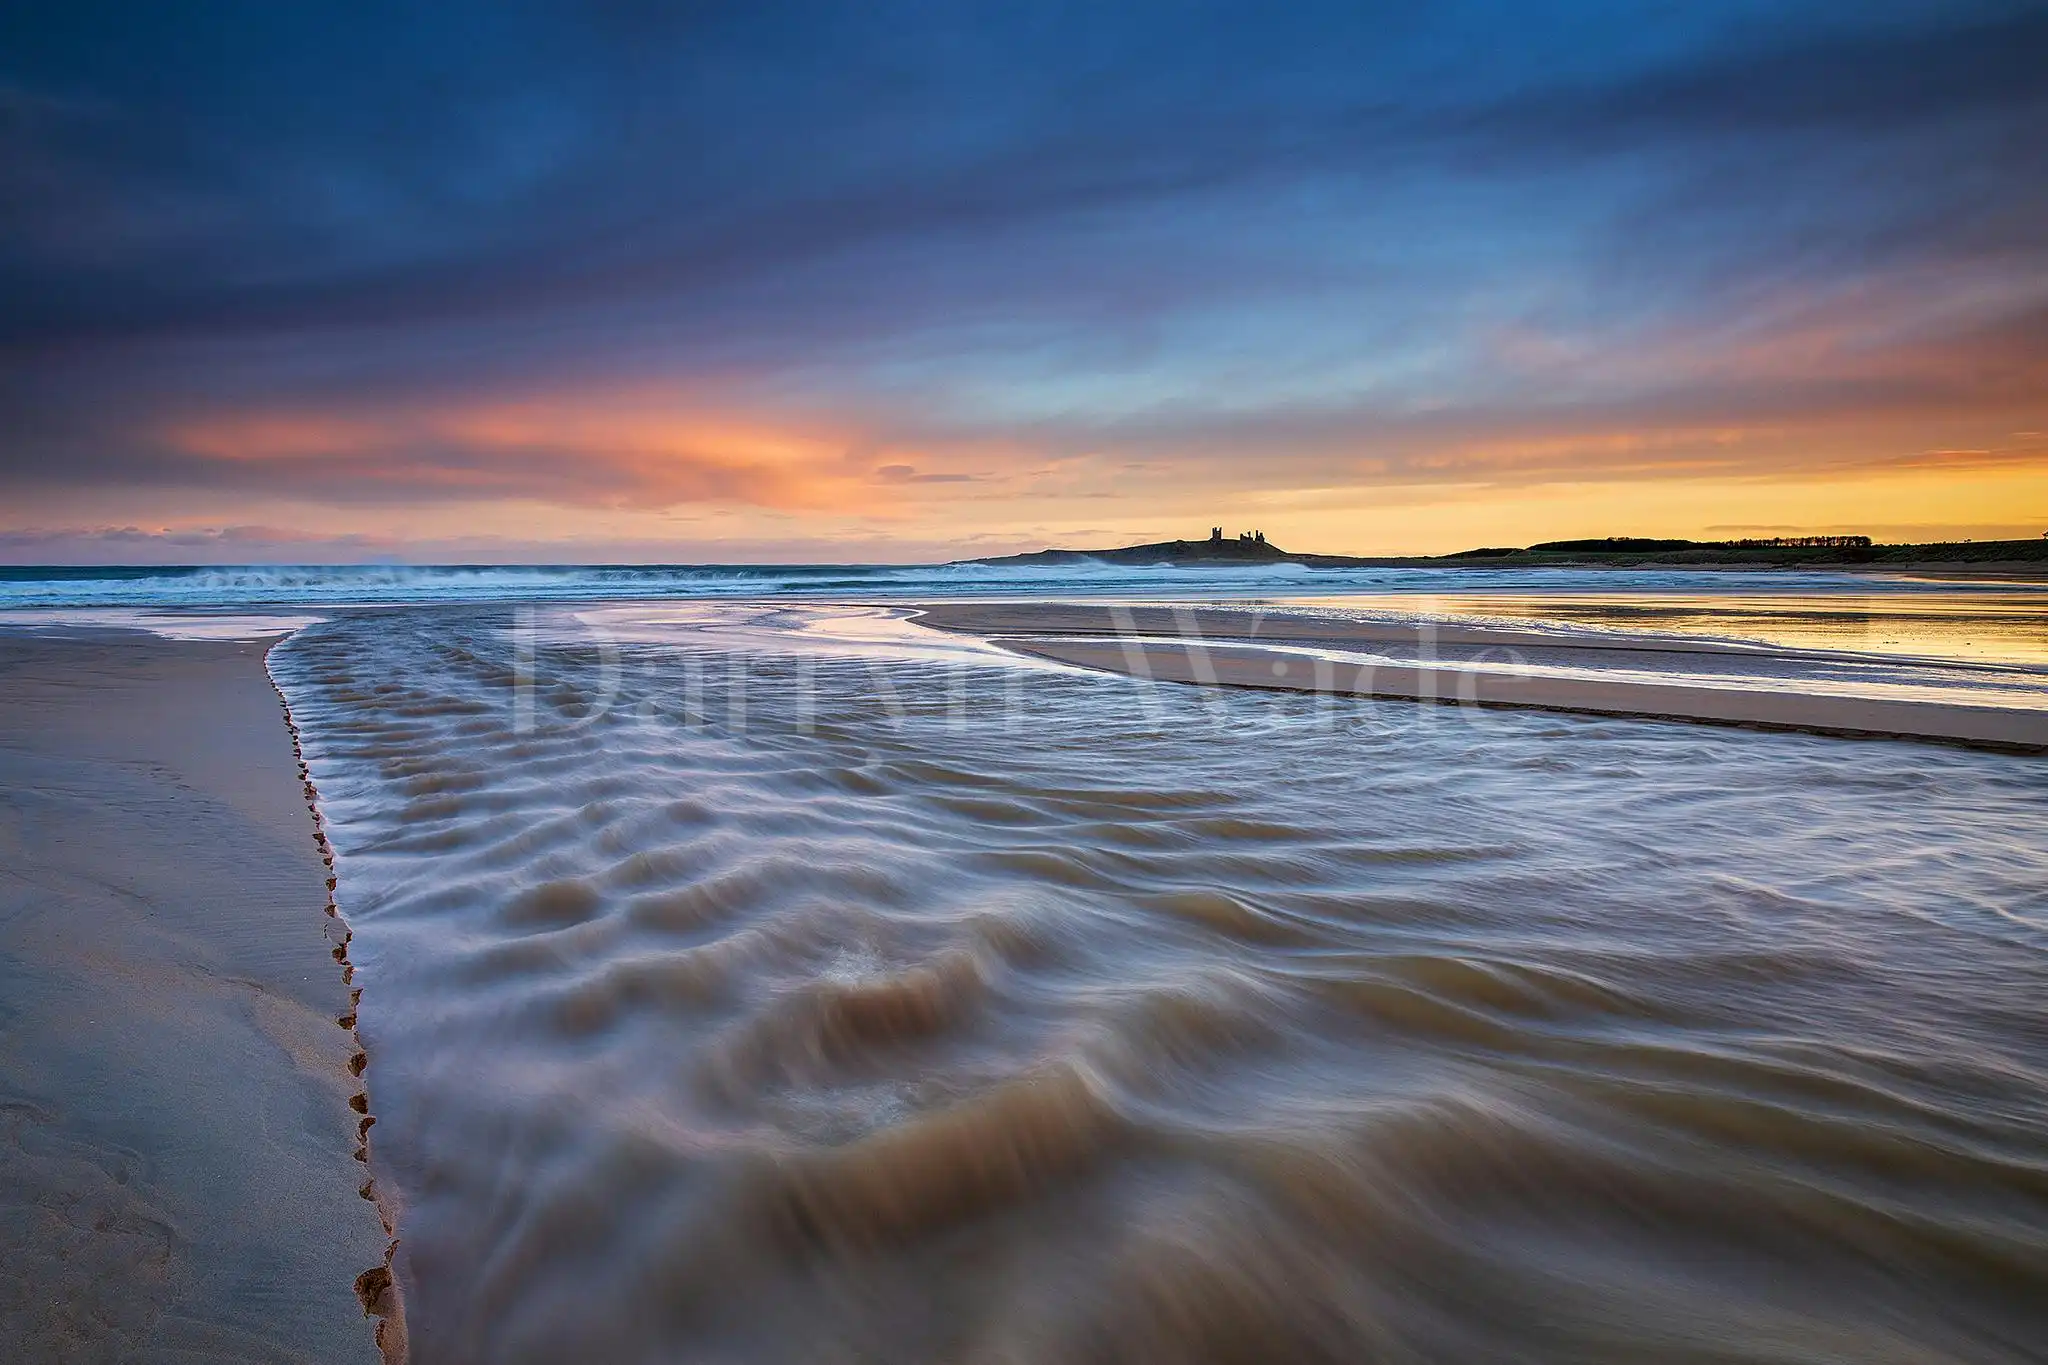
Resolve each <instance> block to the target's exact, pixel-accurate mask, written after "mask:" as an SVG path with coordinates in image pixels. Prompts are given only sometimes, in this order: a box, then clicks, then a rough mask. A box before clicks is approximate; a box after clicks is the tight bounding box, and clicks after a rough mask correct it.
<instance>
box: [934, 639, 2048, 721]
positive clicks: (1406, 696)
mask: <svg viewBox="0 0 2048 1365" xmlns="http://www.w3.org/2000/svg"><path fill="white" fill-rule="evenodd" d="M917 610H918V614H917V615H916V616H914V617H913V618H912V619H913V620H914V621H916V622H917V623H918V624H921V625H924V626H927V627H929V628H931V629H934V630H941V631H948V632H952V633H957V634H965V635H973V636H976V637H977V638H980V639H982V640H985V641H987V642H988V643H990V644H994V645H997V646H999V647H1001V648H1003V649H1007V650H1010V651H1011V652H1013V653H1017V654H1024V655H1029V656H1031V657H1034V658H1040V659H1047V660H1051V661H1052V662H1055V663H1064V664H1069V665H1072V666H1074V667H1078V668H1087V669H1091V670H1094V671H1097V672H1104V673H1114V674H1119V675H1123V676H1127V677H1134V678H1141V679H1145V680H1149V681H1155V682H1170V683H1176V684H1182V685H1189V686H1206V687H1229V688H1236V689H1246V690H1254V691H1277V692H1296V693H1307V694H1311V695H1318V696H1347V697H1374V698H1382V699H1388V700H1402V701H1413V702H1425V703H1431V704H1436V705H1448V706H1476V707H1485V708H1498V709H1506V710H1525V711H1528V710H1533V711H1553V712H1560V713H1571V714H1581V715H1595V716H1613V717H1626V718H1630V719H1639V720H1665V721H1686V722H1693V723H1703V724H1714V725H1732V726H1739V727H1746V728H1750V729H1758V730H1779V731H1798V732H1804V733H1811V734H1826V735H1838V736H1845V737H1853V738H1885V739H1903V740H1912V741H1919V742H1933V743H1948V744H1961V745H1966V746H1969V747H1973V748H1983V749H1991V750H1998V751H2004V752H2013V753H2025V754H2034V753H2048V712H2044V711H2042V710H2039V709H2028V708H2023V707H2011V706H1988V705H1974V706H1973V705H1969V704H1966V703H1953V702H1943V701H1933V700H1925V699H1919V698H1910V697H1878V696H1854V695H1839V694H1827V693H1814V692H1798V691H1792V690H1777V691H1773V690H1768V689H1765V688H1757V687H1736V686H1725V685H1724V686H1715V685H1709V684H1704V683H1700V682H1698V681H1694V680H1689V679H1678V678H1674V679H1673V680H1671V681H1668V682H1644V681H1635V680H1626V679H1621V678H1601V677H1597V676H1581V677H1558V676H1555V675H1548V674H1541V673H1521V672H1481V671H1477V670H1475V669H1471V668H1461V667H1458V666H1457V664H1458V661H1456V660H1444V661H1441V662H1432V661H1427V660H1419V661H1418V662H1415V663H1404V662H1400V661H1391V662H1384V663H1373V664H1360V663H1356V662H1351V661H1347V660H1335V659H1329V658H1318V657H1316V656H1315V655H1314V654H1313V653H1308V652H1304V651H1306V650H1313V649H1316V648H1323V649H1332V648H1344V647H1347V646H1372V645H1387V644H1416V643H1418V642H1424V641H1426V643H1427V645H1428V647H1429V648H1430V649H1431V650H1434V649H1435V648H1436V647H1454V648H1465V649H1476V650H1481V651H1488V650H1495V649H1502V648H1522V647H1530V648H1541V649H1544V650H1547V651H1555V652H1562V653H1567V654H1569V653H1571V652H1574V651H1583V652H1585V653H1588V654H1606V655H1612V654H1617V653H1624V652H1627V651H1629V650H1631V649H1635V650H1641V651H1643V652H1646V653H1647V652H1656V653H1693V654H1702V655H1724V656H1727V655H1734V656H1749V655H1753V654H1755V653H1757V652H1756V651H1751V650H1748V649H1746V648H1742V647H1739V646H1736V645H1733V644H1731V643H1729V642H1722V641H1715V640H1711V639H1704V638H1703V639H1700V640H1693V641H1687V640H1678V641H1672V640H1668V639H1664V638H1662V637H1659V638H1657V639H1656V640H1655V641H1654V642H1652V641H1647V640H1645V641H1636V642H1631V641H1630V640H1629V639H1628V638H1627V637H1615V638H1613V639H1606V638H1592V637H1588V638H1586V639H1584V640H1570V639H1566V638H1561V637H1559V636H1556V635H1552V634H1545V633H1538V632H1535V631H1523V630H1516V629H1512V628H1502V627H1490V626H1464V625H1455V624H1454V625H1449V626H1435V627H1434V628H1433V629H1431V630H1429V631H1427V632H1426V633H1425V632H1424V631H1423V630H1422V629H1421V628H1420V627H1411V626H1407V625H1397V624H1392V623H1382V622H1371V621H1339V620H1330V619H1327V618H1315V617H1290V616H1288V615H1286V614H1285V613H1281V612H1260V613H1247V612H1242V611H1230V610H1222V609H1213V608H1193V609H1184V610H1175V609H1164V608H1145V607H1137V608H1113V607H1106V606H1092V605H1087V604H1079V603H1060V602H1026V603H965V602H937V603H922V604H920V605H919V607H918V609H917ZM1247 627H1249V628H1248V629H1247ZM1161 637H1167V638H1161ZM1252 637H1258V638H1256V639H1254V638H1252ZM1768 653H1771V654H1775V655H1776V656H1777V657H1780V658H1801V657H1806V658H1814V659H1824V658H1826V657H1828V656H1827V654H1826V653H1825V652H1823V651H1803V650H1791V649H1785V650H1775V651H1768ZM1960 667H1963V668H1971V667H1975V666H1974V665H1970V664H1967V663H1965V664H1962V665H1960Z"/></svg>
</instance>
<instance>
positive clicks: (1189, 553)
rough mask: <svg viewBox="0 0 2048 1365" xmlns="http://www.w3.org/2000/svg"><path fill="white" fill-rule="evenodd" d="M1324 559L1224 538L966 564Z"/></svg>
mask: <svg viewBox="0 0 2048 1365" xmlns="http://www.w3.org/2000/svg"><path fill="white" fill-rule="evenodd" d="M1314 558H1327V556H1312V555H1311V556H1305V555H1291V554H1289V553H1287V551H1285V550H1283V549H1281V548H1280V547H1279V546H1277V545H1274V544H1272V543H1270V542H1268V541H1264V540H1244V539H1241V538H1239V537H1237V536H1226V537H1224V538H1223V539H1221V540H1218V539H1215V538H1214V537H1211V538H1210V539H1208V540H1157V541H1154V542H1152V543H1151V544H1150V545H1125V546H1123V547H1122V548H1120V549H1115V550H1034V551H1032V552H1031V553H1030V554H1023V555H1002V556H999V557H997V558H995V559H975V560H969V561H968V562H969V563H972V564H1077V563H1080V562H1081V561H1083V560H1094V561H1096V562H1097V563H1102V564H1278V563H1283V562H1289V563H1300V562H1303V561H1304V560H1306V559H1314Z"/></svg>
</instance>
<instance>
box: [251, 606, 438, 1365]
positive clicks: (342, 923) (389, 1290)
mask: <svg viewBox="0 0 2048 1365" xmlns="http://www.w3.org/2000/svg"><path fill="white" fill-rule="evenodd" d="M288 638H290V637H288V636H286V637H280V638H278V639H275V640H272V641H271V642H270V643H269V644H268V645H266V646H264V649H263V676H264V678H265V679H266V680H267V681H268V682H269V683H270V688H271V691H273V692H275V693H276V694H277V704H278V707H279V709H280V710H281V711H283V713H284V727H285V731H286V733H288V734H289V735H290V736H291V742H292V761H293V762H294V763H295V764H297V765H298V770H299V781H300V783H301V784H302V785H303V787H304V791H305V797H306V814H307V816H308V817H310V819H311V821H312V825H313V845H314V847H316V848H317V849H319V850H320V861H321V863H322V865H324V866H325V868H326V870H327V904H326V907H325V908H326V912H327V917H328V918H329V919H331V920H333V921H334V922H335V923H336V925H338V926H339V927H340V929H341V938H340V941H339V942H336V943H335V945H334V948H333V950H332V955H333V957H334V960H335V961H336V962H338V963H340V964H341V984H342V985H343V987H345V988H347V990H348V1013H346V1014H343V1015H340V1016H338V1017H337V1018H336V1019H335V1023H336V1024H338V1025H340V1026H341V1027H342V1028H343V1029H345V1030H347V1032H348V1037H349V1045H350V1047H352V1048H353V1049H354V1052H353V1054H352V1055H351V1056H350V1057H349V1060H348V1073H349V1075H351V1076H354V1077H355V1078H356V1080H357V1084H358V1085H360V1086H361V1089H360V1090H358V1091H357V1093H356V1094H354V1095H352V1096H350V1097H349V1108H350V1109H352V1110H353V1111H354V1112H356V1113H357V1114H359V1115H361V1116H362V1117H361V1118H360V1119H359V1120H358V1121H357V1123H356V1150H355V1153H354V1156H355V1159H356V1160H357V1161H359V1162H361V1163H362V1164H363V1169H364V1170H365V1171H366V1172H367V1171H370V1170H371V1169H372V1163H371V1160H370V1129H371V1128H373V1127H375V1126H376V1123H377V1116H376V1115H375V1114H373V1113H371V1112H370V1098H369V1092H370V1083H369V1081H368V1080H367V1079H365V1078H364V1073H365V1072H366V1071H367V1070H368V1067H369V1061H370V1054H369V1051H368V1049H367V1048H365V1047H364V1045H363V1040H362V1035H361V1034H360V1033H358V1032H357V1030H356V1010H357V1007H358V1006H359V1005H360V1004H361V1003H362V998H363V992H362V990H361V989H360V988H359V987H357V986H356V985H355V978H356V969H355V964H354V963H352V962H351V961H349V953H348V949H349V944H350V943H351V942H353V941H354V939H355V933H354V931H353V930H351V929H350V928H349V925H348V920H347V919H346V918H345V917H344V916H343V915H342V913H341V906H340V904H339V902H338V901H337V899H336V893H337V892H338V891H339V890H340V880H339V878H337V877H336V875H335V871H334V846H333V844H331V843H330V842H329V841H328V838H327V822H326V820H325V819H324V818H322V816H321V814H320V790H319V788H318V787H317V786H316V785H315V784H314V782H313V771H312V769H311V768H310V767H309V766H308V765H307V763H306V752H305V747H304V745H303V744H302V743H301V741H300V738H299V724H298V721H297V720H295V719H294V718H293V716H292V704H291V699H290V698H289V697H287V696H285V693H284V688H283V687H282V686H281V685H280V684H279V683H278V681H277V675H276V674H274V673H272V672H271V671H270V653H271V651H272V650H274V649H276V648H277V647H278V645H280V644H282V643H284V640H285V639H288ZM357 1193H358V1194H359V1195H360V1196H361V1197H362V1198H364V1199H366V1200H368V1201H369V1202H370V1203H371V1204H372V1205H374V1206H375V1207H376V1210H377V1219H378V1221H379V1222H380V1223H381V1224H382V1225H383V1228H384V1235H385V1236H386V1237H388V1238H390V1239H391V1240H390V1243H389V1245H387V1246H386V1247H385V1248H384V1260H383V1262H382V1264H380V1265H374V1266H371V1267H370V1268H369V1269H368V1270H365V1271H363V1272H362V1273H361V1274H359V1275H357V1276H356V1279H355V1291H356V1299H357V1301H358V1302H360V1303H361V1304H362V1306H363V1315H364V1316H365V1317H372V1318H375V1319H377V1328H376V1332H375V1334H374V1339H375V1341H376V1343H377V1352H378V1354H379V1355H380V1356H381V1357H382V1358H383V1360H384V1363H385V1365H405V1361H406V1358H407V1356H408V1354H409V1351H408V1342H407V1339H406V1331H405V1297H404V1294H403V1292H402V1290H401V1289H400V1287H399V1284H398V1280H397V1277H396V1276H395V1275H394V1273H393V1269H392V1262H393V1259H394V1258H395V1257H396V1255H397V1253H398V1213H399V1209H398V1203H397V1200H396V1198H395V1197H394V1196H393V1194H392V1193H391V1189H390V1186H389V1185H388V1184H386V1185H382V1186H380V1185H378V1183H377V1179H376V1177H375V1176H374V1175H370V1176H368V1178H366V1179H365V1180H364V1182H363V1184H362V1186H361V1188H360V1189H358V1190H357Z"/></svg>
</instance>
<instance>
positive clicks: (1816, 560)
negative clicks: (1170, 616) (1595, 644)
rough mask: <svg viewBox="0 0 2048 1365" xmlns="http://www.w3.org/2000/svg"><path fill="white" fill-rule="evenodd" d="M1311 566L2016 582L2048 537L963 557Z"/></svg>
mask: <svg viewBox="0 0 2048 1365" xmlns="http://www.w3.org/2000/svg"><path fill="white" fill-rule="evenodd" d="M1086 561H1093V562H1096V563H1101V564H1167V565H1173V566H1175V567H1188V566H1197V565H1203V564H1303V565H1307V566H1308V567H1310V568H1318V569H1338V568H1410V569H1420V568H1446V569H1471V570H1475V571H1482V570H1486V569H1533V568H1647V567H1651V566H1670V567H1674V568H1698V569H1715V568H1728V569H1760V568H1784V569H1796V568H1816V569H1871V570H1882V571H1886V572H1895V573H1896V572H1914V571H1927V572H1951V573H1975V574H1980V575H1987V576H1989V575H2001V576H2008V577H2017V578H2028V579H2034V578H2041V577H2044V576H2048V540H1978V541H1957V542H1949V543H1946V544H1935V545H1759V544H1748V545H1738V544H1730V543H1726V542H1717V541H1697V540H1652V539H1642V538H1635V537H1628V536H1613V537H1607V538H1604V539H1599V540H1578V541H1551V542H1549V543H1547V544H1543V545H1535V546H1531V547H1529V548H1528V549H1521V548H1517V547H1511V546H1500V547H1489V548H1486V549H1478V550H1464V551H1461V552H1459V553H1457V554H1451V555H1407V556H1394V555H1386V556H1359V555H1319V554H1300V553H1296V552H1293V551H1289V550H1283V549H1281V548H1280V547H1279V546H1277V545H1274V544H1272V543H1270V542H1268V541H1264V540H1245V539H1241V538H1239V537H1236V536H1228V537H1224V538H1222V539H1217V538H1215V537H1213V536H1212V537H1211V538H1209V539H1207V540H1160V541H1154V542H1153V543H1152V544H1149V545H1124V546H1120V547H1118V548H1116V549H1111V550H1038V551H1034V552H1033V553H1030V554H1021V555H1003V556H1000V557H997V558H992V559H974V560H967V561H964V562H966V563H970V564H1078V563H1082V562H1086Z"/></svg>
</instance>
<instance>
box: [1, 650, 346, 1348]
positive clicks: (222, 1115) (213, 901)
mask: <svg viewBox="0 0 2048 1365" xmlns="http://www.w3.org/2000/svg"><path fill="white" fill-rule="evenodd" d="M263 649H264V645H263V643H262V642H212V641H209V642H182V641H181V642H172V641H166V640H160V639H156V638H154V637H151V636H148V635H145V634H141V633H129V632H118V633H117V632H104V633H94V634H81V635H80V636H78V637H75V638H66V639H33V638H27V637H21V636H12V637H9V636H0V1244H4V1245H5V1247H6V1248H7V1255H6V1275H5V1276H4V1277H0V1340H4V1341H5V1342H6V1343H7V1349H6V1352H5V1354H6V1357H7V1359H9V1360H11V1361H18V1362H42V1361H50V1362H55V1361H100V1360H121V1361H170V1360H178V1361H188V1360H252V1361H253V1360H262V1361H319V1362H345V1361H363V1362H370V1361H374V1360H376V1359H377V1356H378V1352H377V1348H376V1345H375V1343H374V1340H373V1335H372V1324H371V1323H369V1322H366V1321H365V1320H364V1311H363V1308H362V1306H361V1305H360V1304H359V1302H358V1299H357V1294H356V1290H355V1287H354V1284H355V1280H356V1277H357V1276H358V1275H359V1274H360V1273H362V1272H363V1271H365V1270H368V1269H370V1268H372V1267H375V1266H380V1265H382V1264H383V1262H384V1259H385V1254H386V1246H387V1242H386V1238H385V1236H384V1232H383V1229H382V1228H381V1226H380V1223H379V1217H378V1213H377V1210H376V1209H375V1208H374V1207H373V1206H372V1205H371V1204H369V1203H367V1202H365V1201H364V1200H363V1199H362V1198H360V1197H359V1195H358V1190H359V1187H360V1186H361V1185H362V1184H363V1182H364V1181H365V1180H366V1179H367V1178H368V1173H367V1169H366V1167H365V1165H363V1164H361V1163H359V1162H358V1161H357V1160H355V1159H354V1153H355V1148H356V1125H357V1122H358V1120H357V1117H356V1115H355V1114H353V1113H351V1112H350V1097H351V1096H352V1095H354V1094H355V1093H356V1092H357V1090H358V1088H359V1086H358V1083H357V1082H356V1081H355V1080H354V1079H353V1078H352V1076H351V1074H350V1062H351V1058H352V1057H353V1056H354V1054H355V1052H356V1048H355V1045H354V1042H353V1040H352V1037H351V1035H350V1033H349V1032H348V1031H346V1030H345V1029H343V1028H340V1027H338V1026H337V1020H338V1018H339V1017H340V1016H341V1015H343V1014H344V1013H346V1012H347V1010H348V1008H349V998H348V991H347V988H346V987H345V986H344V985H343V982H342V979H341V967H340V966H339V965H337V962H336V960H335V958H334V957H333V955H332V950H333V948H334V946H335V945H334V943H333V941H332V939H331V938H330V937H329V935H332V936H333V937H334V938H338V937H339V935H340V934H341V932H342V931H341V929H340V928H339V921H336V920H332V919H329V918H327V917H325V916H324V915H323V913H322V911H323V907H324V906H325V904H326V899H327V892H326V883H325V878H326V870H325V868H324V867H323V866H322V864H321V861H320V857H319V854H318V852H317V850H316V847H315V844H314V841H313V837H312V835H313V826H312V823H311V821H310V818H309V816H308V812H307V808H306V804H305V801H304V799H303V796H302V794H301V790H300V785H299V780H298V776H297V774H296V772H295V768H294V760H293V757H292V752H291V744H290V739H289V737H288V734H287V732H286V729H285V727H284V725H283V723H282V720H281V715H280V711H279V706H278V700H277V696H276V694H275V692H274V691H273V690H272V688H271V686H270V683H269V680H268V678H267V676H266V674H265V672H264V668H263Z"/></svg>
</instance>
